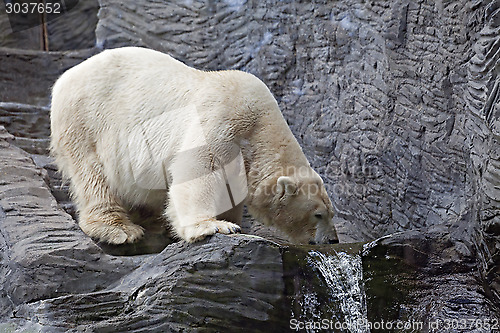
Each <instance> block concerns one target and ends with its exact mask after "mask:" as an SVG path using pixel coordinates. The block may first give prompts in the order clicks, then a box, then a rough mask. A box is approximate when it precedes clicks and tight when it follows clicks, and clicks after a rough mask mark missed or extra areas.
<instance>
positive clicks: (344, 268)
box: [292, 250, 370, 333]
mask: <svg viewBox="0 0 500 333" xmlns="http://www.w3.org/2000/svg"><path fill="white" fill-rule="evenodd" d="M306 259H307V262H308V264H309V266H310V267H311V268H312V269H313V270H314V272H316V275H317V278H318V279H319V281H320V282H319V283H318V285H317V286H313V287H311V284H309V285H304V286H303V288H302V291H301V297H300V299H299V307H300V313H296V314H295V315H297V317H298V318H299V321H300V322H301V323H303V324H302V325H301V326H300V331H306V332H310V333H315V332H343V333H344V332H345V333H369V332H370V330H369V328H368V325H366V324H367V322H368V319H367V306H366V295H365V292H364V284H363V269H362V263H361V256H360V255H359V254H347V253H345V252H338V253H336V252H334V253H331V254H324V253H322V252H319V251H314V250H311V251H309V252H308V253H307V258H306ZM317 288H323V290H322V291H321V292H318V289H317ZM324 288H326V289H327V290H324ZM321 295H323V297H322V298H321ZM325 295H326V296H325ZM320 298H321V299H320ZM293 315H294V314H292V316H293ZM295 327H296V328H298V327H299V326H298V325H296V326H295Z"/></svg>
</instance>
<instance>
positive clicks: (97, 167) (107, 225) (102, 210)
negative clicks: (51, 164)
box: [66, 154, 144, 244]
mask: <svg viewBox="0 0 500 333" xmlns="http://www.w3.org/2000/svg"><path fill="white" fill-rule="evenodd" d="M89 155H90V154H89ZM79 164H80V165H76V166H75V168H74V169H73V168H71V169H72V170H75V172H71V173H72V175H70V176H71V177H70V178H71V187H72V192H73V198H74V199H75V201H76V205H77V208H78V211H79V223H78V224H79V226H80V228H81V229H82V230H83V232H85V233H86V234H87V235H89V236H90V237H92V238H95V239H98V240H99V241H103V242H107V243H109V244H123V243H132V242H134V241H136V240H137V239H139V238H141V237H142V236H143V235H144V229H143V228H142V227H141V226H139V225H137V224H134V223H132V222H131V221H130V219H129V217H128V215H127V212H126V210H125V208H124V207H123V205H122V204H121V203H120V200H118V199H117V198H116V197H115V195H113V193H112V192H111V190H110V188H109V185H108V184H107V179H106V177H105V175H104V172H103V168H102V165H101V163H100V162H99V160H98V159H97V157H96V156H92V157H91V156H89V157H88V158H87V159H86V160H85V161H84V162H80V163H79ZM67 169H70V168H67ZM67 169H66V170H67ZM68 171H69V170H68Z"/></svg>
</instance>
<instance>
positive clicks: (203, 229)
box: [165, 172, 241, 242]
mask: <svg viewBox="0 0 500 333" xmlns="http://www.w3.org/2000/svg"><path fill="white" fill-rule="evenodd" d="M233 205H234V200H231V197H230V194H229V192H228V187H227V185H226V182H225V179H224V177H223V176H222V174H220V172H212V173H210V174H208V175H205V176H202V177H199V178H196V179H192V180H185V181H183V182H181V183H177V184H176V183H175V181H174V184H173V185H172V186H171V187H170V189H169V195H168V204H167V209H166V211H165V215H166V218H167V220H168V221H169V222H170V223H171V226H172V228H173V231H174V233H175V234H176V235H177V236H178V237H179V238H181V239H183V240H185V241H187V242H196V241H198V240H202V239H204V238H205V237H207V236H211V235H213V234H215V233H222V234H233V233H239V232H240V231H241V228H240V226H238V225H237V224H235V223H232V222H228V221H224V220H218V219H217V216H219V215H223V213H226V212H228V211H230V210H233V209H237V210H238V211H239V212H240V213H241V207H239V206H238V207H236V208H235V207H234V206H233ZM240 219H241V217H240V218H239V219H238V220H235V222H238V221H239V220H240Z"/></svg>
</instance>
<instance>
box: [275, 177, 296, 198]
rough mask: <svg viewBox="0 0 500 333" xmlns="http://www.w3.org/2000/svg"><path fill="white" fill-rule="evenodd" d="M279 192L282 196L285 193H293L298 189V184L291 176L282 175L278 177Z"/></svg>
mask: <svg viewBox="0 0 500 333" xmlns="http://www.w3.org/2000/svg"><path fill="white" fill-rule="evenodd" d="M277 185H278V188H277V190H278V194H279V196H280V197H282V196H283V195H293V194H295V193H296V191H297V184H295V182H294V180H293V179H292V178H291V177H287V176H281V177H279V178H278V182H277Z"/></svg>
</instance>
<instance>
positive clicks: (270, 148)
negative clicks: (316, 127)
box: [241, 105, 310, 206]
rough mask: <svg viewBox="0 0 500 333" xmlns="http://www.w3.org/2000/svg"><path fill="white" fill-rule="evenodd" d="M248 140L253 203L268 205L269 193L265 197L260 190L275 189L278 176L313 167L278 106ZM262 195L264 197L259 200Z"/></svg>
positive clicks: (244, 147) (245, 148)
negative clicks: (273, 187)
mask: <svg viewBox="0 0 500 333" xmlns="http://www.w3.org/2000/svg"><path fill="white" fill-rule="evenodd" d="M247 141H248V142H246V143H245V144H243V145H242V147H241V148H242V153H243V157H244V160H245V167H246V171H247V181H248V192H249V193H248V197H249V202H248V203H249V204H252V202H254V203H260V204H259V206H260V205H265V203H264V201H266V199H267V198H266V196H269V194H267V195H266V194H262V193H263V191H257V189H258V188H264V187H272V186H273V185H274V184H275V182H276V180H277V178H278V177H280V176H288V175H290V174H291V173H294V172H295V171H296V170H298V169H299V168H303V167H306V168H309V167H310V165H309V162H308V161H307V159H306V157H305V156H304V153H303V152H302V149H301V148H300V146H299V144H298V142H297V140H296V139H295V137H294V136H293V134H292V132H291V130H290V128H289V127H288V125H287V123H286V121H285V119H284V118H283V116H282V115H281V112H280V111H279V109H277V105H276V110H273V109H271V110H270V112H265V113H264V114H262V115H261V117H260V118H259V120H258V124H257V126H255V127H254V130H253V131H252V132H251V133H250V135H249V137H248V140H247ZM257 192H258V193H257ZM265 192H268V191H265ZM261 195H264V197H263V198H256V196H261Z"/></svg>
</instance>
